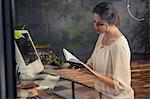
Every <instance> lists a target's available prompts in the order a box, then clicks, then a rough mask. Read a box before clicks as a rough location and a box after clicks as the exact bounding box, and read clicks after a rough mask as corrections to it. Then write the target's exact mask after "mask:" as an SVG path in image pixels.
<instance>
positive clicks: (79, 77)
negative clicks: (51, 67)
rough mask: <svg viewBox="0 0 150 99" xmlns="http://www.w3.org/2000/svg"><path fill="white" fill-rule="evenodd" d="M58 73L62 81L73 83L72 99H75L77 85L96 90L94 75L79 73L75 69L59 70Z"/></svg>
mask: <svg viewBox="0 0 150 99" xmlns="http://www.w3.org/2000/svg"><path fill="white" fill-rule="evenodd" d="M57 73H58V74H59V75H60V77H61V79H64V80H68V81H71V83H72V99H75V88H74V87H75V85H74V84H75V83H77V84H80V85H83V86H86V87H89V88H94V75H91V74H88V73H86V72H82V71H77V70H75V69H58V70H57Z"/></svg>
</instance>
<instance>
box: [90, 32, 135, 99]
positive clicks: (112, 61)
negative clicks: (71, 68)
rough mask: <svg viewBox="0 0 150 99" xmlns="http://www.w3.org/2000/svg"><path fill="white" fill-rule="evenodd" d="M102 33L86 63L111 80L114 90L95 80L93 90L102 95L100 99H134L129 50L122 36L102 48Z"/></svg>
mask: <svg viewBox="0 0 150 99" xmlns="http://www.w3.org/2000/svg"><path fill="white" fill-rule="evenodd" d="M103 37H104V33H103V34H100V36H99V38H98V41H97V43H96V46H95V49H94V51H93V53H92V55H91V57H90V59H89V60H88V61H87V64H88V65H91V66H93V69H94V70H96V71H98V72H100V73H102V74H104V75H106V76H109V77H111V78H113V83H114V86H115V89H113V88H110V87H109V86H107V85H106V84H105V83H103V82H101V81H100V80H98V79H95V89H96V90H97V91H99V92H101V93H102V99H134V91H133V89H132V88H131V71H130V49H129V45H128V42H127V40H126V38H125V37H124V36H123V35H122V36H121V37H119V38H118V39H117V40H116V41H115V42H113V43H112V44H111V45H109V46H102V39H103Z"/></svg>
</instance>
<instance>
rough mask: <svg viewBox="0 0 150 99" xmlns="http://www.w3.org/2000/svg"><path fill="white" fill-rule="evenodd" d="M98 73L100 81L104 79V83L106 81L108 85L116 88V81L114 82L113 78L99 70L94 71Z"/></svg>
mask: <svg viewBox="0 0 150 99" xmlns="http://www.w3.org/2000/svg"><path fill="white" fill-rule="evenodd" d="M94 72H95V73H96V78H97V79H98V80H100V81H102V82H103V83H105V84H106V85H108V86H109V87H111V88H113V89H114V88H115V87H114V83H113V79H112V78H111V77H109V76H106V75H103V74H102V73H99V72H97V71H94Z"/></svg>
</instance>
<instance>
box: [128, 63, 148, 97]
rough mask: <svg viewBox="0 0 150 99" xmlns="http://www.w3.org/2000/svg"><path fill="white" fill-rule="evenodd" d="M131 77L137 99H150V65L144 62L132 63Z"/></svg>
mask: <svg viewBox="0 0 150 99" xmlns="http://www.w3.org/2000/svg"><path fill="white" fill-rule="evenodd" d="M131 76H132V82H131V84H132V88H133V89H134V91H135V99H150V63H148V62H144V61H136V62H132V64H131Z"/></svg>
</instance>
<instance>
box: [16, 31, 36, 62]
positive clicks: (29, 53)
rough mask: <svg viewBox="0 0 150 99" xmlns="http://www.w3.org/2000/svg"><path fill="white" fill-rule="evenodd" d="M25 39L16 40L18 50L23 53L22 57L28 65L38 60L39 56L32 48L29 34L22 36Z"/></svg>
mask: <svg viewBox="0 0 150 99" xmlns="http://www.w3.org/2000/svg"><path fill="white" fill-rule="evenodd" d="M22 35H23V36H24V38H20V39H17V40H16V43H17V45H18V48H19V50H20V52H21V55H22V57H23V59H24V61H25V64H26V65H28V64H30V63H32V62H33V61H35V60H37V59H38V57H37V54H36V52H35V50H34V48H33V46H32V43H31V40H30V38H29V36H28V34H27V33H25V34H22Z"/></svg>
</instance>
